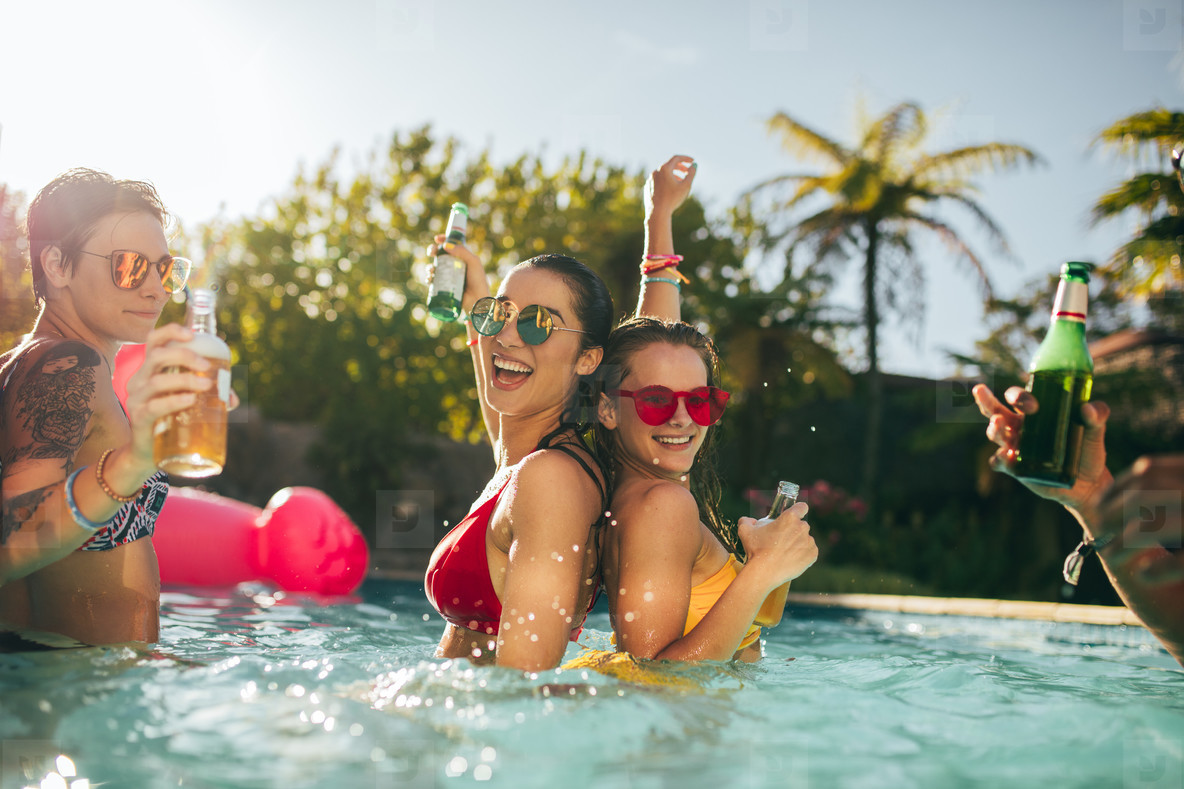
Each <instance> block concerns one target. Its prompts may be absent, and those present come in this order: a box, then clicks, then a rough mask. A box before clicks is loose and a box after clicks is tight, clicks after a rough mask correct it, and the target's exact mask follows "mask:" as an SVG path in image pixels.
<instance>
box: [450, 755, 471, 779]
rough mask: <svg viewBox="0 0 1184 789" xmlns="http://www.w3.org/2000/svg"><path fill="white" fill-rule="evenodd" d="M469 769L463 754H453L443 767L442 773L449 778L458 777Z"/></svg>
mask: <svg viewBox="0 0 1184 789" xmlns="http://www.w3.org/2000/svg"><path fill="white" fill-rule="evenodd" d="M468 769H469V763H468V761H466V760H465V757H463V756H454V757H452V760H451V761H449V762H448V764H447V765H446V766H445V767H444V774H445V775H447V776H448V777H449V778H459V777H460V776H462V775H464V774H465V771H466V770H468Z"/></svg>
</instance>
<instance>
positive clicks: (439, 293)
mask: <svg viewBox="0 0 1184 789" xmlns="http://www.w3.org/2000/svg"><path fill="white" fill-rule="evenodd" d="M468 225H469V208H468V206H466V205H465V204H464V203H453V204H452V213H451V214H449V216H448V233H447V236H448V241H449V242H450V243H453V244H463V243H465V232H466V231H467V230H468ZM464 295H465V263H464V261H463V260H459V259H457V258H455V257H453V256H452V255H449V254H448V253H447V252H445V251H444V250H443V249H437V250H436V257H435V259H434V260H433V261H432V277H431V283H430V284H429V285H428V312H430V313H431V314H432V317H434V318H438V319H439V320H442V321H454V320H456V319H457V318H459V317H460V304H461V299H462V298H463V297H464Z"/></svg>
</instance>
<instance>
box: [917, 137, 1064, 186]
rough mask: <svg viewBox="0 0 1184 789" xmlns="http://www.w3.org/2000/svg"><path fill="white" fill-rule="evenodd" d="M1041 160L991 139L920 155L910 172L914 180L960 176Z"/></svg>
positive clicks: (1006, 168)
mask: <svg viewBox="0 0 1184 789" xmlns="http://www.w3.org/2000/svg"><path fill="white" fill-rule="evenodd" d="M1043 163H1044V160H1043V159H1041V158H1040V155H1039V154H1037V153H1036V152H1035V151H1033V150H1031V149H1029V148H1026V147H1024V146H1023V145H1016V144H1014V143H1004V142H991V143H985V144H983V145H970V146H967V147H965V148H957V149H955V150H952V151H945V152H943V153H935V154H930V155H928V156H923V157H921V158H920V159H918V160H917V163H916V164H915V165H914V166H913V170H912V175H913V177H914V178H916V179H918V180H920V179H922V178H929V177H934V176H941V175H954V176H957V177H964V176H967V175H974V174H976V173H981V172H984V171H988V170H1010V169H1012V168H1014V167H1018V166H1020V165H1022V164H1028V165H1033V166H1035V165H1038V164H1043Z"/></svg>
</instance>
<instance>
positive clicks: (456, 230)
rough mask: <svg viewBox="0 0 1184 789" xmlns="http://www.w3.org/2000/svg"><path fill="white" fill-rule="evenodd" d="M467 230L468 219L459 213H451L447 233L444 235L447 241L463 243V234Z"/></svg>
mask: <svg viewBox="0 0 1184 789" xmlns="http://www.w3.org/2000/svg"><path fill="white" fill-rule="evenodd" d="M468 229H469V217H468V216H466V215H465V214H463V213H461V212H460V211H453V212H452V214H451V215H449V217H448V231H447V232H446V233H445V235H446V236H448V240H449V241H457V240H459V241H460V243H462V244H463V243H464V240H465V233H466V232H467V231H468Z"/></svg>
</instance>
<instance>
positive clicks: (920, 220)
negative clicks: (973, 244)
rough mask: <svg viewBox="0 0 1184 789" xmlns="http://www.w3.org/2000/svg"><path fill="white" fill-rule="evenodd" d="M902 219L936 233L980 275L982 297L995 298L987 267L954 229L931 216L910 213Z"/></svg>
mask: <svg viewBox="0 0 1184 789" xmlns="http://www.w3.org/2000/svg"><path fill="white" fill-rule="evenodd" d="M901 218H902V219H903V220H905V221H908V222H913V223H915V224H918V225H921V226H922V227H925V228H927V229H929V230H931V231H933V232H934V233H936V234H937V236H938V238H940V239H941V240H942V241H943V242H945V244H946V246H947V247H949V248H950V249H951V250H953V251H954V252H955V253H956V254H957V255H958V256H959V257H960V258H961V259H963V260H965V261H966V262H967V263H969V264H970V268H971V270H972V271H973V272H974V273H976V274H978V277H979V292H980V293H981V294H982V297H983V298H984V299H990V298H993V297H994V290H993V289H992V287H991V279H990V277H989V276H988V275H987V269H986V266H984V265H983V262H982V261H981V260H980V259H979V257H978V256H977V255H975V254H974V250H972V249H971V248H970V247H969V246H967V245H966V242H965V241H963V240H962V239H961V237H960V236H959V235H958V234H957V232H955V230H954V229H953V228H952V227H950V226H949V225H947V224H946V223H944V222H942V221H940V220H938V219H934V218H933V217H931V216H924V215H922V214H917V213H909V214H907V215H905V216H903V217H901Z"/></svg>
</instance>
